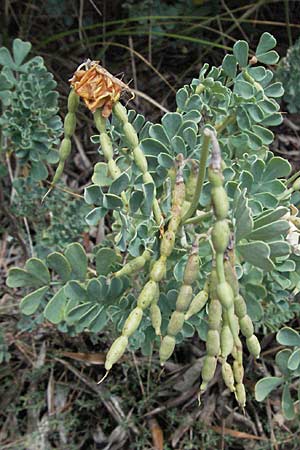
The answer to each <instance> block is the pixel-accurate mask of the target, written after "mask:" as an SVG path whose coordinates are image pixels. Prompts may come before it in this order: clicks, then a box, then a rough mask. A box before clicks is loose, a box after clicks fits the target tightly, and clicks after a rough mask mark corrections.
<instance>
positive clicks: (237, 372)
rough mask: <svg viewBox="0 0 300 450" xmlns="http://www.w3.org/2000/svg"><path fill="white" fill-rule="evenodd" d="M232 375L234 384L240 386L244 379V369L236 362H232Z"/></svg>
mask: <svg viewBox="0 0 300 450" xmlns="http://www.w3.org/2000/svg"><path fill="white" fill-rule="evenodd" d="M233 375H234V379H235V382H236V383H238V384H240V383H242V382H243V378H244V367H243V364H240V363H239V362H238V361H233Z"/></svg>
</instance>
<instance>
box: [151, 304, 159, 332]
mask: <svg viewBox="0 0 300 450" xmlns="http://www.w3.org/2000/svg"><path fill="white" fill-rule="evenodd" d="M150 318H151V323H152V326H153V328H154V331H155V334H156V336H161V329H160V328H161V311H160V308H159V306H158V305H157V303H154V304H152V305H151V306H150Z"/></svg>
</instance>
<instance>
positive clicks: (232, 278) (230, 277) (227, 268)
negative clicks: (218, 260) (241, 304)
mask: <svg viewBox="0 0 300 450" xmlns="http://www.w3.org/2000/svg"><path fill="white" fill-rule="evenodd" d="M224 272H225V278H226V281H227V283H229V284H230V286H231V289H232V291H233V295H234V297H237V296H238V295H239V282H238V279H237V275H236V273H235V269H234V268H233V267H232V265H231V263H230V261H229V260H228V259H227V260H225V261H224Z"/></svg>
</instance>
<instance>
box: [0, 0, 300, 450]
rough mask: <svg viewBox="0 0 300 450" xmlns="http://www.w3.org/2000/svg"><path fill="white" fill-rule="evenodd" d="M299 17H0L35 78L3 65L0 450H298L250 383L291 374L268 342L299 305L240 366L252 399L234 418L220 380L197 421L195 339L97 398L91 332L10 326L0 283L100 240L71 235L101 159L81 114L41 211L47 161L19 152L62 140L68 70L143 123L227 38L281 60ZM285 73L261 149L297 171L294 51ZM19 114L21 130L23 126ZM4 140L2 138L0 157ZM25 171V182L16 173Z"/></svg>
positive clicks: (125, 12) (136, 362) (10, 8)
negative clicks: (111, 78) (101, 71)
mask: <svg viewBox="0 0 300 450" xmlns="http://www.w3.org/2000/svg"><path fill="white" fill-rule="evenodd" d="M299 12H300V11H299V3H298V2H297V1H287V0H286V1H275V0H270V1H267V0H260V1H255V2H249V1H244V2H238V1H234V0H233V1H227V2H226V1H220V0H214V1H205V0H203V1H201V0H199V1H197V0H194V1H180V0H176V1H175V0H174V1H163V2H161V1H156V0H149V1H148V0H147V1H144V2H137V1H134V0H130V1H127V2H119V1H111V2H101V1H97V2H96V1H91V0H89V1H88V0H79V1H76V2H74V1H71V0H59V1H57V0H46V1H44V2H37V1H34V0H33V1H28V2H20V1H9V0H6V1H5V2H2V3H1V5H0V25H1V26H0V30H1V31H0V44H1V46H5V47H7V48H8V49H11V48H12V42H13V39H14V38H16V37H19V38H21V39H22V40H24V41H30V42H31V44H32V49H31V52H30V54H29V55H26V56H27V57H28V59H27V60H29V59H30V58H32V62H31V63H30V64H32V65H35V66H36V67H37V69H38V70H35V71H34V73H38V74H39V75H37V78H35V79H32V78H31V77H30V74H31V73H32V68H31V67H29V68H28V67H27V68H26V70H25V69H24V70H25V71H24V70H23V69H22V67H21V66H22V64H23V62H22V61H19V64H17V65H16V66H14V79H15V80H16V81H14V80H11V83H12V84H13V83H16V86H17V88H16V90H14V96H15V98H10V100H8V95H7V91H8V90H9V89H10V86H7V85H5V82H4V80H3V78H2V79H1V75H0V97H1V98H2V99H5V101H6V102H8V103H7V105H5V101H3V102H2V108H3V110H2V111H1V114H2V115H1V122H0V127H1V129H0V130H1V154H0V155H1V162H0V173H1V190H0V206H1V208H0V211H1V212H0V217H1V227H0V231H1V250H0V264H1V267H0V270H1V275H3V276H2V279H3V283H2V284H1V286H0V289H1V290H2V294H1V299H0V321H1V334H0V361H1V365H0V379H1V387H0V398H1V400H0V405H1V408H0V423H1V431H0V449H8V448H12V449H16V450H17V449H18V450H21V449H26V450H27V449H38V448H39V449H52V448H53V449H54V448H58V449H68V450H69V449H76V450H77V449H80V448H84V449H98V448H99V449H100V448H101V449H118V448H131V449H147V448H149V449H150V448H153V447H155V446H156V448H164V449H171V448H177V449H195V448H204V449H214V448H220V449H221V448H230V449H251V448H252V449H271V448H272V449H273V448H274V449H279V448H280V449H295V450H296V449H298V448H299V432H300V430H299V409H298V406H297V405H296V416H295V418H293V419H292V420H287V419H286V417H285V416H284V415H283V412H282V408H281V391H280V390H279V389H278V390H275V391H273V393H272V395H271V397H270V398H269V399H267V400H266V401H265V402H264V403H257V402H256V401H255V399H254V385H255V382H256V381H257V380H258V379H259V378H262V377H264V376H266V375H270V374H272V375H274V376H277V377H278V378H280V377H282V376H283V377H284V376H285V377H287V378H288V377H289V375H290V373H289V372H287V371H286V370H285V368H284V367H283V366H280V364H278V361H276V363H277V366H276V365H275V355H276V353H277V352H278V350H282V349H283V348H285V346H286V345H287V343H288V342H290V341H289V340H288V339H285V336H284V334H283V335H280V336H278V337H277V340H278V342H277V341H276V339H275V333H276V332H277V331H278V330H279V329H280V328H281V327H282V326H284V325H285V326H286V325H288V326H290V327H293V328H294V329H296V330H297V329H298V330H299V319H298V318H297V314H295V313H297V303H298V302H299V300H298V299H297V297H296V298H295V299H293V302H291V303H292V306H291V308H288V309H285V310H282V309H280V308H276V307H273V309H272V308H270V309H269V310H268V317H267V320H265V322H264V324H262V326H261V328H260V339H261V342H262V348H263V352H262V359H261V360H260V361H259V362H257V363H256V362H253V359H251V358H250V357H249V359H248V361H246V385H247V389H248V393H250V398H249V399H248V403H247V411H246V413H245V414H242V412H241V411H240V410H239V409H238V407H237V405H236V404H235V402H234V401H233V400H232V399H231V398H230V397H229V394H228V392H227V391H226V390H225V389H224V385H223V383H222V382H220V381H219V379H217V378H216V380H215V382H214V383H213V384H212V386H211V388H210V389H209V392H208V393H207V394H206V396H205V401H203V405H202V407H201V408H199V407H198V404H197V390H198V383H199V372H200V369H199V367H200V366H201V361H202V358H203V355H204V347H203V348H201V347H199V345H198V343H197V342H196V340H195V341H194V339H193V338H191V339H190V340H189V341H188V342H187V343H185V344H182V345H181V346H180V347H179V349H178V350H176V353H175V356H174V358H173V359H172V361H171V362H168V363H167V364H166V368H165V371H164V373H161V370H160V366H159V361H158V360H156V357H153V358H148V357H144V356H141V354H139V353H137V354H135V355H134V354H133V353H132V354H130V353H127V354H126V356H125V357H124V359H123V361H122V365H119V366H118V367H117V368H116V369H115V370H114V372H113V373H111V375H110V377H109V378H108V379H107V380H106V382H105V384H102V385H100V386H99V385H97V384H96V383H95V381H97V380H98V378H99V373H100V372H101V371H100V368H101V366H102V365H103V362H104V356H105V351H106V350H107V348H108V345H109V344H110V342H111V336H109V334H108V333H101V334H99V336H97V337H96V338H95V337H91V335H88V334H87V333H82V334H81V335H80V336H75V337H71V336H68V335H66V334H64V333H63V332H58V331H57V330H56V329H55V328H54V327H53V326H51V325H50V324H49V323H48V324H45V323H43V324H41V322H42V319H41V317H39V316H37V317H36V318H35V319H34V320H33V319H31V318H28V317H25V316H23V315H21V314H20V311H19V307H18V305H19V302H20V298H19V297H18V295H17V294H16V292H15V290H13V289H9V288H8V287H6V285H5V284H4V281H5V278H6V273H7V270H8V269H9V268H10V267H12V266H13V265H20V266H22V265H23V264H24V261H25V260H26V259H27V258H28V257H30V256H31V254H32V253H33V252H34V254H36V255H37V256H39V257H43V256H45V255H46V254H47V253H48V252H49V249H51V250H53V249H56V250H58V251H59V250H62V248H63V247H64V246H65V245H66V244H68V243H70V242H72V241H75V240H77V241H78V242H80V243H81V244H82V245H83V246H84V248H85V250H86V251H87V252H91V251H92V249H93V248H94V247H95V245H98V244H100V243H101V242H102V241H103V239H104V236H105V234H106V232H107V231H108V230H109V218H108V219H107V220H106V221H105V222H104V221H102V222H101V223H100V225H99V226H97V227H88V225H87V223H86V222H85V221H84V216H85V214H86V205H85V203H84V202H83V200H82V198H81V196H82V193H83V190H84V187H86V185H87V184H88V183H89V182H90V178H91V175H92V170H93V164H94V163H95V162H96V161H97V160H98V156H97V150H96V148H95V144H94V143H93V142H91V141H90V136H92V135H93V134H95V133H96V130H95V129H94V128H93V124H92V120H91V116H90V114H89V113H88V112H87V110H85V109H84V108H81V109H80V110H79V123H78V127H77V130H76V134H75V139H74V141H73V142H74V145H73V152H72V158H70V160H69V161H68V163H67V165H66V168H65V172H64V177H63V178H64V184H61V185H60V186H59V187H58V188H57V189H56V190H54V191H53V192H52V194H51V196H50V197H49V198H48V200H47V202H46V203H44V204H41V201H40V200H41V198H42V196H43V195H44V194H45V192H46V191H47V188H48V185H47V182H46V181H39V180H45V179H46V176H47V173H45V170H50V171H51V170H53V169H51V166H49V164H47V162H54V160H53V159H52V160H51V161H49V160H48V161H47V160H45V164H44V165H42V166H40V165H37V164H36V160H35V155H34V152H33V151H29V149H31V150H32V149H33V148H34V145H33V144H34V143H35V142H41V140H42V138H41V136H35V124H36V123H37V122H36V121H40V122H39V123H47V127H46V128H45V133H46V135H45V140H46V141H47V142H51V145H53V148H54V147H55V146H56V145H57V143H58V141H59V138H60V135H61V126H62V125H61V120H60V119H59V117H58V110H59V111H60V112H59V114H60V115H61V118H63V117H64V114H65V112H66V99H67V95H68V91H69V83H68V79H69V78H70V77H71V76H72V74H73V72H74V70H75V69H76V68H77V66H78V65H79V64H81V63H82V62H83V61H84V60H86V59H87V58H91V59H93V60H100V61H101V64H102V65H103V66H105V67H107V68H108V69H109V71H110V72H111V73H113V74H115V75H117V74H119V76H120V77H123V80H124V81H125V82H127V83H129V82H130V86H131V87H132V88H133V89H134V90H135V93H136V97H135V99H134V100H130V102H129V106H132V107H134V108H135V109H136V110H137V111H138V112H139V113H141V114H143V115H144V116H145V117H146V118H147V119H150V120H153V121H155V120H157V119H158V118H160V117H161V116H162V114H163V113H164V112H165V111H166V110H170V111H172V110H174V108H175V100H174V98H175V97H174V93H175V92H176V91H177V90H178V88H179V87H181V86H182V85H183V84H185V83H189V82H190V80H191V79H192V78H193V77H195V76H198V73H199V70H200V69H201V67H202V65H203V63H205V62H208V63H211V64H214V65H219V64H220V63H221V61H222V59H223V57H224V55H225V54H226V53H227V52H228V51H229V50H230V49H231V48H232V46H233V45H234V43H235V42H236V40H238V39H245V40H247V41H248V42H249V43H250V48H251V49H252V50H254V49H255V47H256V45H257V43H258V40H259V36H260V35H261V33H262V32H264V31H268V32H270V33H272V34H273V35H274V36H275V37H276V39H277V42H278V45H277V51H278V52H279V54H280V56H281V57H284V56H285V55H286V52H287V50H288V48H289V47H291V46H292V45H293V44H294V43H295V42H296V41H297V38H298V36H299V29H300V25H299V24H298V23H296V18H297V17H298V16H299ZM29 50H30V49H28V51H29ZM6 57H7V55H6ZM40 57H42V58H43V60H41V58H40ZM2 58H3V54H2ZM289 58H290V60H286V61H285V62H282V63H281V64H280V67H282V68H281V69H280V70H279V71H278V75H277V76H278V79H281V80H283V82H284V84H285V87H286V97H285V98H284V102H283V103H282V110H283V111H284V113H285V120H284V122H283V124H282V125H280V126H279V127H277V128H275V129H274V130H273V131H274V132H275V133H276V138H275V142H274V144H273V146H272V150H273V151H274V152H275V153H276V154H277V155H280V156H284V157H286V158H287V159H288V160H289V161H290V163H291V164H292V166H293V168H294V171H297V170H299V160H300V158H299V147H300V143H299V136H298V132H299V126H300V120H299V116H298V115H297V113H298V112H299V106H297V89H299V87H298V86H299V81H298V80H299V79H300V73H299V72H297V68H298V67H299V65H298V64H297V58H299V61H300V57H299V50H298V53H297V48H296V50H293V51H290V52H289ZM15 63H18V61H16V58H15ZM1 65H3V59H2V63H1ZM20 67H21V68H20ZM286 67H288V70H286ZM298 70H299V69H298ZM120 72H121V73H120ZM289 73H291V74H292V79H291V78H290V77H289V76H288V74H289ZM298 73H299V75H298ZM51 74H52V75H53V78H52V76H51ZM54 80H55V81H56V83H54ZM1 83H2V84H1ZM28 83H30V89H28ZM45 86H46V87H45ZM28 90H29V91H30V92H31V95H28V94H27V91H28ZM49 91H50V92H53V95H52V96H51V97H49V98H48V101H49V103H48V104H46V103H45V102H43V105H45V106H47V108H48V109H47V108H45V111H46V112H47V114H46V115H44V116H42V117H41V116H39V117H36V115H35V112H36V111H37V110H38V107H39V103H38V101H39V99H40V98H42V99H45V95H46V92H49ZM56 92H58V93H59V96H58V95H57V94H56ZM128 100H129V99H128ZM9 102H10V103H9ZM298 102H299V100H298ZM10 105H17V106H15V107H10ZM22 108H23V110H24V112H23V113H22V114H23V115H21V116H20V114H19V112H20V110H21V109H22ZM24 114H27V115H28V116H27V117H28V119H27V120H26V122H25V121H24V120H23V119H22V117H24ZM50 119H51V122H49V121H50ZM49 124H50V125H51V126H50V125H49ZM4 130H6V131H4ZM49 130H50V131H49ZM22 132H23V133H24V135H22ZM5 133H9V135H10V136H12V137H13V138H11V139H10V140H9V145H8V143H7V139H6V137H7V135H6V134H5ZM20 133H21V134H20ZM20 141H21V142H22V146H20ZM42 150H43V149H41V148H39V149H37V151H42ZM27 161H30V168H31V169H30V173H27V170H28V169H27V167H28V166H27V165H24V162H27ZM51 175H53V173H50V176H51ZM20 176H21V177H22V179H20ZM28 176H30V177H31V178H30V179H31V180H33V181H30V180H29V178H28ZM37 181H38V183H37ZM69 191H71V192H72V194H70V192H69ZM295 339H296V338H295ZM293 342H294V343H295V342H296V341H293ZM293 347H295V345H293ZM296 347H297V345H296ZM96 351H97V353H95V352H96ZM280 367H281V368H282V371H283V372H284V373H283V374H281V373H280V371H279V369H280ZM291 385H292V390H293V392H294V393H295V394H296V393H297V389H299V386H298V384H297V379H296V381H295V379H293V378H291ZM251 393H252V397H251ZM162 442H163V444H162Z"/></svg>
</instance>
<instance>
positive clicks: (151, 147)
mask: <svg viewBox="0 0 300 450" xmlns="http://www.w3.org/2000/svg"><path fill="white" fill-rule="evenodd" d="M141 148H142V150H143V153H144V154H145V155H153V156H158V155H159V154H160V153H161V152H163V153H169V152H168V148H167V147H166V146H165V145H164V144H163V143H162V142H160V141H159V140H157V139H151V138H147V139H144V140H143V141H142V142H141Z"/></svg>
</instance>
